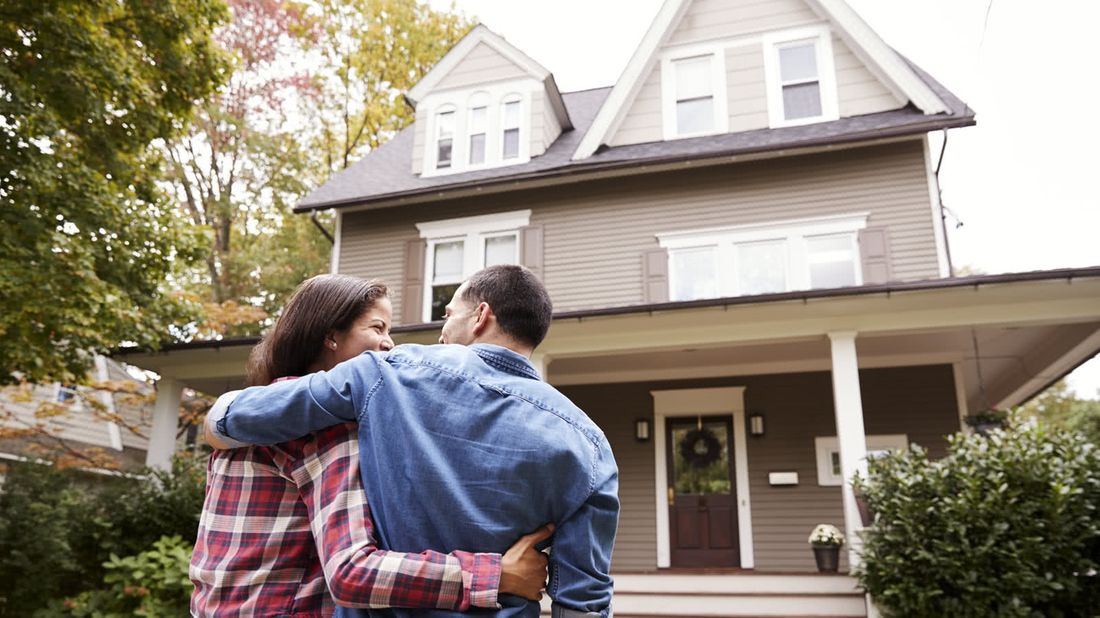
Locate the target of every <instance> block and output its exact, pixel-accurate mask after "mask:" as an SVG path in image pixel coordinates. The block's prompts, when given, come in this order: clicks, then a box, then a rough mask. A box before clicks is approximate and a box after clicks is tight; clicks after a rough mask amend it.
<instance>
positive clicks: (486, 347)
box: [470, 343, 542, 380]
mask: <svg viewBox="0 0 1100 618" xmlns="http://www.w3.org/2000/svg"><path fill="white" fill-rule="evenodd" d="M470 349H471V350H473V351H474V353H475V354H477V355H478V356H480V357H481V360H483V361H485V362H486V363H487V364H489V365H492V366H493V367H496V368H497V369H499V370H501V371H505V372H507V373H510V374H512V375H517V376H521V377H525V378H531V379H532V380H541V379H542V377H540V376H539V372H538V371H537V370H536V369H535V367H534V366H533V365H532V364H531V361H530V360H528V359H527V357H525V356H523V355H522V354H519V353H517V352H513V351H512V350H509V349H508V348H505V347H503V346H499V345H493V344H491V343H475V344H472V345H471V346H470Z"/></svg>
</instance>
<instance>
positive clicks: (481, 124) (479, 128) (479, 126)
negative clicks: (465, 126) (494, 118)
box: [470, 107, 488, 133]
mask: <svg viewBox="0 0 1100 618" xmlns="http://www.w3.org/2000/svg"><path fill="white" fill-rule="evenodd" d="M487 111H488V110H487V109H486V108H484V107H475V108H473V109H471V110H470V133H484V132H485V118H486V115H487V114H486V112H487Z"/></svg>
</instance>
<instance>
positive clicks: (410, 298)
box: [401, 238, 428, 324]
mask: <svg viewBox="0 0 1100 618" xmlns="http://www.w3.org/2000/svg"><path fill="white" fill-rule="evenodd" d="M427 252H428V243H427V242H425V241H424V239H422V238H417V239H415V240H409V241H406V242H405V271H404V272H405V277H404V280H403V281H402V284H403V285H402V286H401V323H402V324H419V323H421V322H423V321H424V256H425V255H426V254H427Z"/></svg>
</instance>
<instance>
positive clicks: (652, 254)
mask: <svg viewBox="0 0 1100 618" xmlns="http://www.w3.org/2000/svg"><path fill="white" fill-rule="evenodd" d="M642 286H643V287H644V292H645V302H647V303H665V302H668V251H667V250H665V249H650V250H648V251H643V252H642Z"/></svg>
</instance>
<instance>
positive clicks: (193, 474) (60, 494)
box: [0, 456, 205, 618]
mask: <svg viewBox="0 0 1100 618" xmlns="http://www.w3.org/2000/svg"><path fill="white" fill-rule="evenodd" d="M204 470H205V468H204V464H203V462H202V461H201V460H200V459H198V458H193V457H190V456H187V457H180V458H177V460H176V462H175V464H174V466H173V473H172V474H166V473H160V472H154V471H148V472H147V474H146V475H145V476H144V478H140V479H125V478H112V477H104V476H100V475H93V474H89V473H87V472H81V471H79V470H56V469H54V468H53V467H50V466H42V465H38V464H13V465H11V466H9V468H8V473H7V479H6V480H5V482H4V485H3V489H2V492H0V582H3V583H2V584H0V617H3V618H7V617H9V616H13V617H16V616H17V617H19V618H23V617H25V616H31V615H33V614H34V613H35V611H36V610H40V609H43V608H44V607H45V606H46V605H47V603H48V602H49V601H50V600H60V599H64V598H68V597H72V596H74V595H77V594H79V593H81V592H83V591H86V590H94V589H98V588H100V587H101V586H102V583H103V581H104V577H105V576H107V575H108V574H109V573H111V570H110V568H108V567H106V566H105V564H107V563H110V562H111V560H112V558H111V556H112V554H113V555H115V556H137V555H139V554H141V553H142V552H145V551H147V550H149V549H150V548H151V547H153V546H154V544H155V543H156V542H157V541H158V539H160V538H161V537H165V536H167V537H171V536H178V537H179V538H180V539H181V540H182V542H184V543H186V544H190V545H193V544H194V541H195V534H196V531H197V529H198V522H199V516H200V514H201V512H202V502H203V498H204V484H205V472H204Z"/></svg>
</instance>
